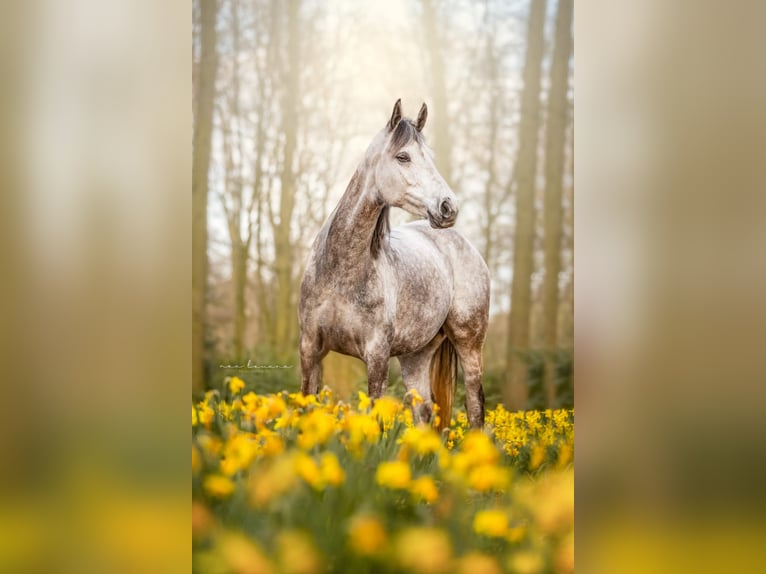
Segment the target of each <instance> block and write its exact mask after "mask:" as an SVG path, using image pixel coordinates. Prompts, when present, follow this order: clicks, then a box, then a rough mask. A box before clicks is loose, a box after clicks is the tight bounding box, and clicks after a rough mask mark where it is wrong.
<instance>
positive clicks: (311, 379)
mask: <svg viewBox="0 0 766 574" xmlns="http://www.w3.org/2000/svg"><path fill="white" fill-rule="evenodd" d="M300 353H301V392H302V393H303V394H304V395H315V394H317V393H318V392H319V387H320V385H321V384H322V359H323V358H324V354H322V352H321V350H320V349H318V348H317V346H316V344H315V343H314V341H313V340H311V339H310V338H309V337H305V336H302V337H301V347H300Z"/></svg>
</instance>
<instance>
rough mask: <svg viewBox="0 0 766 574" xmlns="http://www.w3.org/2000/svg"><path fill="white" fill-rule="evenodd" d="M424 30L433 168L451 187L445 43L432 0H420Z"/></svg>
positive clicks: (450, 149) (450, 148) (450, 143)
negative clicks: (428, 75) (428, 81)
mask: <svg viewBox="0 0 766 574" xmlns="http://www.w3.org/2000/svg"><path fill="white" fill-rule="evenodd" d="M422 9H423V30H424V31H425V38H426V51H427V55H428V71H429V72H430V84H431V86H430V88H431V90H430V91H431V98H432V99H433V104H432V105H431V108H432V110H433V117H434V121H433V123H432V129H433V133H434V140H435V141H434V154H435V156H436V166H437V168H438V169H439V173H440V174H441V175H442V177H443V178H444V180H445V181H446V182H447V184H449V185H452V140H451V139H450V133H449V113H448V110H447V82H446V79H445V69H444V43H443V40H442V36H441V34H440V30H441V27H442V26H441V25H440V24H441V22H440V18H439V13H438V10H437V9H436V6H434V0H422Z"/></svg>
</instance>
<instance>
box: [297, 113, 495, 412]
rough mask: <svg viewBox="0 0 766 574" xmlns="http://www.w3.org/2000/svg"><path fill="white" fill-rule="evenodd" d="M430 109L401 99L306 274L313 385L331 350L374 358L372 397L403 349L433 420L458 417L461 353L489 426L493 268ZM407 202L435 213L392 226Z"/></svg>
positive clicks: (413, 209)
mask: <svg viewBox="0 0 766 574" xmlns="http://www.w3.org/2000/svg"><path fill="white" fill-rule="evenodd" d="M427 115H428V110H427V108H426V105H425V104H423V107H422V108H421V109H420V113H419V114H418V118H417V120H416V121H414V122H413V121H412V120H410V119H409V118H403V117H402V111H401V100H398V101H397V102H396V104H395V105H394V110H393V114H392V115H391V119H390V120H389V121H388V123H387V124H386V126H385V127H384V128H383V129H382V130H381V131H380V133H378V135H376V136H375V138H374V139H373V140H372V143H371V144H370V146H369V148H368V149H367V153H366V154H365V157H364V159H363V160H362V162H361V163H360V164H359V167H357V169H356V172H355V173H354V176H353V177H352V178H351V182H350V183H349V184H348V187H347V188H346V191H345V193H344V194H343V197H342V198H341V200H340V202H339V203H338V205H337V207H336V208H335V210H334V211H333V212H332V214H331V215H330V217H329V218H328V220H327V221H326V222H325V224H324V226H323V227H322V229H321V231H320V232H319V235H318V236H317V238H316V240H315V241H314V244H313V246H312V248H311V252H310V253H309V257H308V261H307V263H306V270H305V272H304V275H303V281H302V282H301V292H300V302H299V306H298V315H299V320H300V330H301V338H300V356H301V376H302V386H301V390H302V391H303V393H304V394H314V393H316V392H317V391H318V390H319V387H320V385H321V381H322V366H321V361H322V359H323V358H324V357H325V355H327V353H328V352H329V351H336V352H339V353H343V354H345V355H351V356H353V357H357V358H359V359H362V360H363V361H364V362H365V363H366V365H367V376H368V389H369V395H370V396H371V397H373V398H377V397H380V396H382V395H383V394H384V393H385V391H386V382H387V380H388V360H389V358H390V357H397V358H398V360H399V363H400V365H401V367H402V378H403V380H404V385H405V386H406V388H407V390H408V391H409V390H411V389H415V390H417V392H418V393H419V394H420V396H421V397H422V398H423V399H424V403H423V404H422V405H419V406H418V407H417V408H416V409H415V416H416V417H417V418H419V419H424V420H430V418H431V416H432V414H433V407H432V405H433V403H434V402H435V403H436V404H437V405H439V410H440V412H441V416H440V419H441V424H440V426H441V427H444V426H446V425H449V420H450V417H451V412H452V399H453V396H454V391H455V382H456V379H457V364H458V358H459V359H460V363H461V364H462V367H463V374H464V379H465V386H466V410H467V414H468V420H469V421H470V424H471V426H472V427H481V426H483V424H484V392H483V390H482V387H481V376H482V368H483V364H482V346H483V345H484V338H485V335H486V333H487V323H488V316H489V271H488V269H487V265H486V264H485V263H484V260H483V259H482V258H481V255H479V253H478V251H476V249H475V248H474V247H473V246H472V245H471V244H470V243H469V242H468V241H467V240H466V239H465V238H464V237H463V236H462V235H461V234H460V233H458V232H457V231H455V230H454V229H449V228H450V227H452V225H454V223H455V220H456V218H457V213H458V204H457V198H456V197H455V195H454V194H453V193H452V190H451V189H450V188H449V186H448V185H447V183H446V182H445V181H444V179H443V178H442V176H441V175H440V174H439V172H438V171H437V170H436V166H435V165H434V161H433V156H432V152H431V150H430V149H429V148H428V147H427V146H426V144H425V141H424V139H423V136H422V133H421V132H422V130H423V126H424V125H425V122H426V116H427ZM392 206H393V207H400V208H402V209H404V210H406V211H408V212H409V213H412V214H414V215H417V216H419V217H422V218H425V219H426V220H427V221H422V220H421V221H415V222H412V223H408V224H406V225H402V226H400V227H396V228H394V229H390V227H389V221H388V212H389V209H390V208H391V207H392Z"/></svg>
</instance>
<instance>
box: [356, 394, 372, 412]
mask: <svg viewBox="0 0 766 574" xmlns="http://www.w3.org/2000/svg"><path fill="white" fill-rule="evenodd" d="M358 395H359V411H360V412H361V411H366V410H367V409H369V408H370V405H372V399H370V397H368V396H367V394H366V393H365V392H364V391H359V393H358Z"/></svg>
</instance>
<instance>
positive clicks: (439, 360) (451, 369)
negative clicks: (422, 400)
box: [430, 337, 457, 431]
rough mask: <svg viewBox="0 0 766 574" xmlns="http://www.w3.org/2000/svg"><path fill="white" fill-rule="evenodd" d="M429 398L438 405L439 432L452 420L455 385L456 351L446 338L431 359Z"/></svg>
mask: <svg viewBox="0 0 766 574" xmlns="http://www.w3.org/2000/svg"><path fill="white" fill-rule="evenodd" d="M430 375H431V397H432V400H433V402H435V403H436V404H437V405H439V424H438V426H437V430H438V431H441V430H442V429H445V428H447V427H448V426H449V424H450V419H451V418H452V399H453V397H454V396H455V387H456V385H457V351H456V350H455V346H454V345H453V344H452V341H450V340H449V339H448V338H446V337H445V338H444V341H443V342H442V344H441V345H440V346H439V348H438V349H437V350H436V352H435V353H434V355H433V357H432V358H431V368H430Z"/></svg>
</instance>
